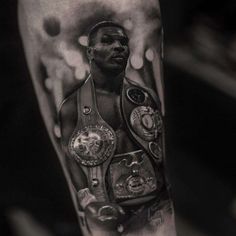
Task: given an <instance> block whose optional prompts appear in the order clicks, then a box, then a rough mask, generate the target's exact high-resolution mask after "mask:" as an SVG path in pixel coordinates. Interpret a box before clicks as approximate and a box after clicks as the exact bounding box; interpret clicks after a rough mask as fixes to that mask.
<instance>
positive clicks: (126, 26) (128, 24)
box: [124, 19, 133, 30]
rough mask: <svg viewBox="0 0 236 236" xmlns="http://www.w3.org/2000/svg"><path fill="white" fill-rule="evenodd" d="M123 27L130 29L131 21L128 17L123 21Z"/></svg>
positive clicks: (131, 26)
mask: <svg viewBox="0 0 236 236" xmlns="http://www.w3.org/2000/svg"><path fill="white" fill-rule="evenodd" d="M124 28H125V29H127V30H132V28H133V22H132V21H131V20H130V19H127V20H125V21H124Z"/></svg>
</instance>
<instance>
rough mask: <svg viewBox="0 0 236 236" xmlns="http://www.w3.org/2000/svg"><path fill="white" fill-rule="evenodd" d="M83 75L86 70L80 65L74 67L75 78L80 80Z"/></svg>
mask: <svg viewBox="0 0 236 236" xmlns="http://www.w3.org/2000/svg"><path fill="white" fill-rule="evenodd" d="M85 75H86V70H85V68H84V67H82V66H81V67H77V68H76V69H75V78H76V79H78V80H82V79H84V77H85Z"/></svg>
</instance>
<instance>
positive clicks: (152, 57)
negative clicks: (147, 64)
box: [145, 48, 154, 61]
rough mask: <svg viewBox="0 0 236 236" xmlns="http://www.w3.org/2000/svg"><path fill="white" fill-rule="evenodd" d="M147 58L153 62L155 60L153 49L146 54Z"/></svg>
mask: <svg viewBox="0 0 236 236" xmlns="http://www.w3.org/2000/svg"><path fill="white" fill-rule="evenodd" d="M145 57H146V58H147V60H149V61H153V60H154V52H153V50H152V49H151V48H149V49H148V50H147V51H146V52H145Z"/></svg>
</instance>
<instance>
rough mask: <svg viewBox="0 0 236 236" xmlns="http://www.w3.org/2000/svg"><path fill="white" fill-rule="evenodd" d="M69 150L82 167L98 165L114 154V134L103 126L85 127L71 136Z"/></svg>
mask: <svg viewBox="0 0 236 236" xmlns="http://www.w3.org/2000/svg"><path fill="white" fill-rule="evenodd" d="M69 150H70V153H71V154H72V155H73V156H75V157H76V158H77V160H78V161H79V162H80V163H81V164H82V165H85V166H96V165H99V164H101V163H103V162H104V161H105V160H107V158H109V157H110V156H111V155H113V154H114V151H115V134H114V133H113V131H112V130H111V129H109V127H107V126H105V125H94V126H86V127H84V128H83V129H81V130H78V131H77V132H76V133H75V134H74V135H73V137H72V138H71V140H70V143H69Z"/></svg>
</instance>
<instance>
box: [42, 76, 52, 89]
mask: <svg viewBox="0 0 236 236" xmlns="http://www.w3.org/2000/svg"><path fill="white" fill-rule="evenodd" d="M44 84H45V87H46V88H47V89H48V90H52V84H53V81H52V78H47V79H45V81H44Z"/></svg>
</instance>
